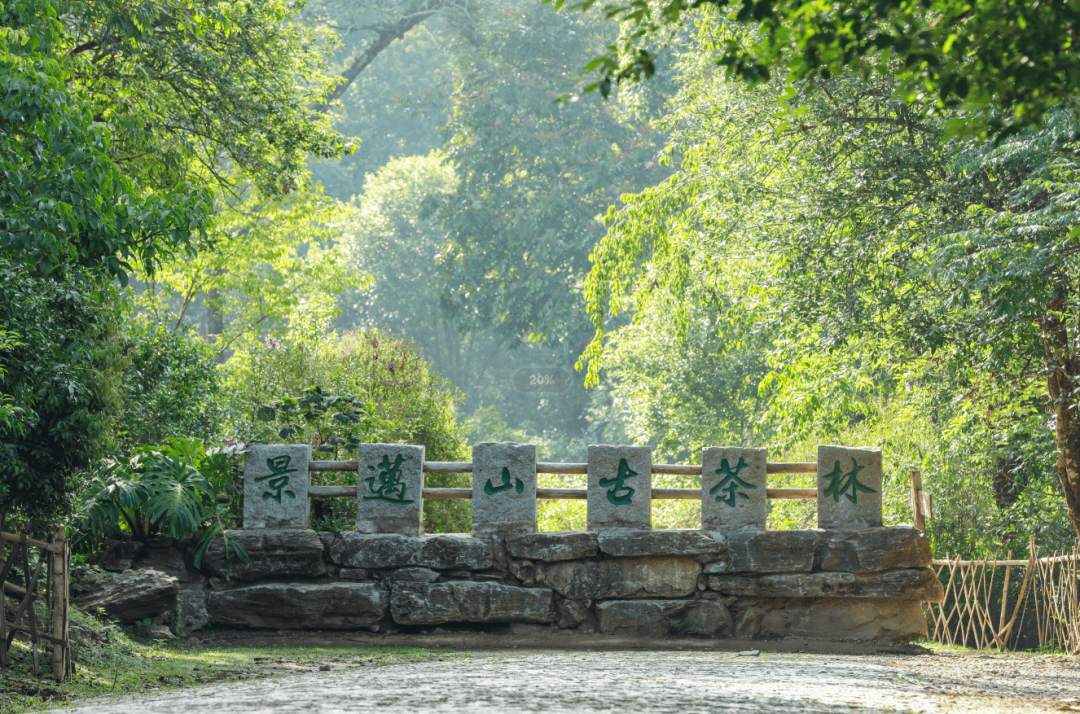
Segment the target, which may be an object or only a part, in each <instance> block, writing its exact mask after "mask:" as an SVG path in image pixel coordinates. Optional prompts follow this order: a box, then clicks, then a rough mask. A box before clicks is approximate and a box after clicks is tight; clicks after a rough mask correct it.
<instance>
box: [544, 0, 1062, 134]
mask: <svg viewBox="0 0 1080 714" xmlns="http://www.w3.org/2000/svg"><path fill="white" fill-rule="evenodd" d="M546 2H553V3H554V4H555V6H556V7H562V6H563V5H564V4H567V3H566V0H546ZM595 4H596V0H571V2H570V3H569V5H570V7H577V8H582V9H588V8H590V7H592V6H594V5H595ZM711 11H719V12H720V13H723V14H724V16H725V18H726V19H727V20H728V21H729V22H730V28H729V29H728V28H726V29H725V31H724V32H722V33H718V35H717V36H716V37H715V38H714V40H715V44H714V45H712V46H711V47H710V48H709V49H708V51H709V52H710V53H711V54H712V55H713V57H714V58H715V62H716V64H718V65H720V66H722V67H724V68H725V69H726V72H727V76H728V78H730V79H734V78H742V79H744V80H748V81H749V82H750V83H751V84H757V83H759V82H763V81H768V80H769V79H770V77H772V76H773V75H774V74H775V73H777V72H779V73H780V74H781V75H783V74H786V73H787V72H789V71H790V72H791V74H792V76H793V78H794V79H796V80H808V79H809V80H814V79H820V80H828V79H829V78H830V77H834V76H839V75H841V74H843V72H844V71H845V70H847V69H851V70H856V71H858V72H860V73H861V74H862V75H863V76H864V77H869V76H870V75H871V74H875V73H876V74H881V73H883V72H886V73H890V74H891V73H896V74H897V76H898V79H899V82H898V84H897V86H896V93H897V96H900V97H902V98H904V100H905V101H906V102H907V103H909V104H918V105H920V106H921V107H922V108H923V109H924V110H925V111H930V110H941V109H945V108H955V107H963V109H964V110H965V111H964V113H963V114H962V115H959V116H957V115H953V116H954V117H955V118H956V119H957V122H958V125H961V126H962V127H966V130H967V131H973V132H975V133H990V134H992V135H995V136H997V137H1003V136H1006V135H1009V134H1012V133H1014V132H1016V131H1019V130H1020V129H1023V128H1024V127H1034V126H1038V125H1039V123H1040V121H1041V120H1042V118H1043V116H1044V115H1045V114H1046V113H1047V111H1049V110H1050V109H1051V108H1052V107H1056V106H1063V107H1067V108H1074V109H1075V108H1076V107H1077V101H1078V99H1080V94H1078V92H1077V88H1076V81H1075V77H1076V76H1077V73H1078V72H1080V56H1078V55H1077V53H1076V51H1075V50H1076V45H1077V42H1078V41H1080V9H1078V8H1077V7H1076V6H1075V5H1074V4H1072V3H1069V2H1065V1H1064V0H1055V1H1053V2H1038V3H1025V2H1010V1H1009V0H992V1H990V2H977V3H971V2H965V1H962V0H921V1H920V2H903V1H902V0H885V1H884V2H881V1H879V0H843V1H842V2H833V3H815V2H811V1H809V0H789V1H787V2H785V1H784V0H756V1H755V0H741V1H734V0H705V1H704V2H702V1H694V0H668V1H667V2H663V3H659V4H653V3H648V2H637V1H633V2H626V1H624V0H619V1H617V2H613V3H610V4H607V5H606V6H605V8H604V13H605V15H606V16H607V17H608V18H609V19H614V20H618V21H620V22H622V23H624V24H625V26H626V29H625V31H624V32H623V34H622V36H621V41H620V42H619V43H618V44H617V45H612V46H611V47H610V48H609V49H608V51H607V52H606V53H605V54H603V55H601V56H599V57H597V58H596V59H595V60H593V61H592V62H591V63H590V64H589V66H588V69H595V70H597V71H598V72H599V74H600V76H601V79H600V81H599V82H597V83H596V84H594V85H592V86H593V87H594V88H599V89H600V90H601V92H602V93H604V94H605V95H606V94H607V93H608V92H609V91H610V88H611V86H612V84H613V83H617V82H620V81H622V80H625V79H638V78H641V77H649V76H651V75H652V74H653V73H654V72H655V71H656V60H657V58H658V56H659V55H660V54H661V53H662V52H663V50H664V48H665V47H666V46H668V45H669V43H670V41H671V39H672V38H673V37H674V35H675V34H676V33H677V32H678V31H679V30H680V29H681V28H682V27H683V24H684V22H685V19H686V17H687V16H692V17H694V18H695V19H699V18H701V17H703V16H704V14H706V13H709V12H711ZM746 29H749V30H751V31H752V34H748V33H747V32H746V31H745V30H746Z"/></svg>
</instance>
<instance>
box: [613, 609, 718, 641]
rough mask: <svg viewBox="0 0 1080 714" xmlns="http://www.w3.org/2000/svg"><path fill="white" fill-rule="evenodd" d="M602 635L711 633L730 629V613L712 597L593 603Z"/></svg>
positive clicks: (702, 634)
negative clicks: (705, 598)
mask: <svg viewBox="0 0 1080 714" xmlns="http://www.w3.org/2000/svg"><path fill="white" fill-rule="evenodd" d="M596 617H597V620H598V621H599V628H600V632H601V633H603V634H605V635H629V636H635V637H663V636H664V635H701V636H704V637H711V636H714V635H718V634H726V633H727V632H729V631H730V630H731V614H730V613H729V612H728V610H727V608H726V607H724V606H723V605H722V604H720V603H718V602H716V601H714V600H612V601H609V602H602V603H598V604H597V605H596Z"/></svg>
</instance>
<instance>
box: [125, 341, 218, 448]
mask: <svg viewBox="0 0 1080 714" xmlns="http://www.w3.org/2000/svg"><path fill="white" fill-rule="evenodd" d="M121 344H122V346H123V350H124V354H125V356H126V357H127V359H128V364H127V366H126V367H125V368H124V374H123V379H122V382H121V393H122V400H123V401H122V406H121V413H120V419H119V423H118V424H117V432H118V440H119V443H120V445H121V446H123V447H132V446H136V445H139V444H161V443H164V442H165V440H166V439H169V438H191V439H197V440H199V441H202V442H207V443H209V442H211V441H213V440H214V439H215V438H216V437H217V436H219V434H220V429H221V422H222V417H223V411H222V409H221V407H220V406H219V404H218V398H219V396H220V391H221V389H220V384H219V382H220V377H219V374H218V369H217V365H215V364H214V362H213V350H211V349H210V348H209V347H208V346H207V345H205V344H204V343H203V341H202V340H201V339H199V338H198V337H197V336H196V335H194V334H193V333H192V332H191V331H190V330H188V329H180V330H170V329H168V328H166V327H164V326H161V325H152V324H148V323H142V322H140V323H134V324H132V325H130V326H128V328H127V330H126V334H125V335H124V336H123V340H122V343H121Z"/></svg>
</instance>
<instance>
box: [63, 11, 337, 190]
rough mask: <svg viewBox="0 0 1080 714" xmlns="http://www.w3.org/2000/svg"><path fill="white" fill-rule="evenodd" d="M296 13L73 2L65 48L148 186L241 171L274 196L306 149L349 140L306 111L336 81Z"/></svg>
mask: <svg viewBox="0 0 1080 714" xmlns="http://www.w3.org/2000/svg"><path fill="white" fill-rule="evenodd" d="M298 10H299V8H298V7H297V6H296V5H295V4H294V3H290V2H287V1H286V0H263V1H262V2H258V3H243V4H235V3H229V2H211V3H203V4H198V5H196V4H192V3H189V2H186V1H184V0H138V1H137V2H127V1H126V0H109V1H107V2H75V3H70V7H69V8H68V9H67V12H66V13H65V16H64V29H65V30H66V36H65V38H64V50H65V51H66V54H67V56H69V57H70V58H71V62H72V65H73V74H74V78H75V80H76V82H77V83H78V84H79V85H80V86H84V87H93V88H94V92H93V94H92V95H89V96H88V99H89V100H90V101H91V102H92V104H93V108H94V113H95V114H98V115H101V116H102V117H103V118H104V119H105V120H106V121H107V122H108V123H109V124H110V126H112V127H113V129H114V137H113V141H112V146H111V148H112V150H113V152H114V153H115V155H116V156H117V157H118V159H119V160H120V161H121V162H122V163H123V164H124V167H125V170H126V171H128V172H130V173H131V174H132V175H134V176H136V177H138V179H139V180H140V181H141V182H142V183H144V184H145V185H147V186H150V187H153V188H154V189H156V190H165V191H168V190H172V189H173V188H174V187H175V186H176V185H177V184H178V182H181V181H187V182H189V183H191V184H193V185H195V186H200V187H210V186H218V185H222V184H224V185H229V184H231V183H233V178H234V177H242V178H246V179H247V180H250V181H251V182H253V183H254V184H255V186H256V187H257V188H258V190H259V192H260V193H262V194H263V195H265V196H268V197H273V196H275V195H281V194H283V193H289V192H290V191H291V190H293V188H294V185H295V184H299V183H301V182H302V180H303V178H302V177H303V176H304V175H305V174H306V171H305V167H304V163H305V161H306V159H307V157H308V156H309V155H310V156H315V157H323V158H326V157H330V156H337V155H339V154H340V153H341V151H342V150H343V148H344V142H343V141H342V139H341V137H339V136H338V135H337V134H336V133H335V132H333V131H331V130H330V128H329V121H328V119H327V118H326V117H324V116H321V115H318V114H315V113H313V112H311V110H310V107H311V105H313V104H317V103H318V102H319V101H320V100H321V99H322V98H323V97H324V96H325V95H326V93H327V92H329V91H330V89H331V87H332V84H333V80H331V79H330V78H328V77H326V76H323V75H322V74H321V72H320V70H322V69H323V68H324V67H325V58H326V55H327V54H328V52H329V50H330V47H329V46H328V43H329V41H330V38H329V37H326V36H324V35H321V34H320V33H317V32H315V31H313V30H311V29H309V28H307V27H305V26H304V25H303V24H302V23H299V22H296V21H295V18H296V14H297V12H298ZM230 174H233V175H234V177H230Z"/></svg>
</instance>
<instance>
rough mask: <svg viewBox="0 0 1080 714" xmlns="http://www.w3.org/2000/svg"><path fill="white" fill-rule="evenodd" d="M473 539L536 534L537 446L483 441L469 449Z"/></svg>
mask: <svg viewBox="0 0 1080 714" xmlns="http://www.w3.org/2000/svg"><path fill="white" fill-rule="evenodd" d="M472 463H473V474H472V533H473V535H474V536H487V535H497V534H499V535H509V534H514V533H535V532H536V445H535V444H515V443H513V442H495V441H484V442H481V443H479V444H477V445H476V446H474V447H473V450H472Z"/></svg>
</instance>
